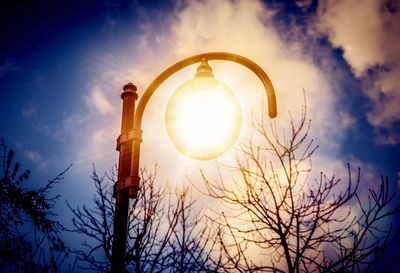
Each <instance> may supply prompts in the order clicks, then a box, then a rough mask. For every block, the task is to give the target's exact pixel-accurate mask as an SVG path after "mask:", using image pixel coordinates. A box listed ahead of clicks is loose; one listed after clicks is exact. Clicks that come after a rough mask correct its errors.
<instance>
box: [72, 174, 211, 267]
mask: <svg viewBox="0 0 400 273" xmlns="http://www.w3.org/2000/svg"><path fill="white" fill-rule="evenodd" d="M114 170H115V169H113V170H111V172H110V175H104V176H102V177H99V176H98V175H97V172H96V170H95V169H94V170H93V175H92V180H93V182H94V184H95V186H96V193H95V195H94V198H93V201H94V207H93V208H88V207H87V206H83V207H82V208H79V207H78V208H72V207H71V206H70V205H68V206H69V208H70V209H71V211H72V212H73V214H74V218H73V219H72V223H73V228H72V229H70V231H72V232H75V233H78V234H80V235H83V236H85V237H86V240H85V241H84V242H83V244H82V249H78V250H75V251H74V252H75V253H76V254H77V256H78V259H79V260H80V261H81V262H83V264H81V265H80V267H81V268H82V269H84V270H93V271H96V272H108V270H109V268H110V262H111V246H112V228H113V219H114V217H113V216H114V202H113V200H112V193H111V191H110V188H111V187H110V184H111V185H112V184H114V183H115V178H116V175H115V171H114ZM156 173H157V168H155V169H154V171H152V172H147V171H146V170H141V189H140V193H139V195H138V198H137V199H134V200H132V201H131V207H130V210H129V226H128V243H127V251H126V253H127V258H126V271H127V272H163V271H165V272H206V271H210V272H211V271H216V270H217V269H218V265H215V264H214V263H213V262H212V259H211V252H210V251H211V249H212V248H213V246H212V245H213V244H214V240H211V237H212V235H213V234H212V229H211V228H210V226H205V225H202V223H203V221H202V220H201V218H200V217H199V216H198V214H196V213H195V201H194V199H193V198H192V197H191V195H190V192H189V189H188V188H183V189H181V190H172V189H171V188H169V187H166V186H164V187H160V186H157V185H156V183H155V179H156Z"/></svg>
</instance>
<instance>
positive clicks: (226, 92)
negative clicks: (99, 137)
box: [111, 52, 277, 273]
mask: <svg viewBox="0 0 400 273" xmlns="http://www.w3.org/2000/svg"><path fill="white" fill-rule="evenodd" d="M209 60H225V61H232V62H236V63H239V64H241V65H244V66H246V67H247V68H249V69H250V70H252V71H253V72H254V73H255V74H256V75H257V76H258V78H259V79H260V80H261V82H262V83H263V85H264V87H265V90H266V92H267V98H268V111H269V116H270V117H271V118H274V117H276V114H277V111H276V98H275V91H274V88H273V86H272V83H271V81H270V79H269V78H268V76H267V74H266V73H265V72H264V70H262V69H261V67H259V66H258V65H257V64H256V63H254V62H253V61H251V60H249V59H247V58H245V57H242V56H240V55H237V54H232V53H226V52H209V53H203V54H198V55H195V56H192V57H189V58H186V59H183V60H181V61H179V62H177V63H176V64H174V65H172V66H170V67H169V68H167V69H166V70H165V71H164V72H162V73H161V74H160V75H159V76H158V77H157V78H155V79H154V80H153V82H152V83H151V84H150V85H149V87H148V88H147V89H146V90H145V92H144V93H143V95H142V98H141V99H140V101H139V103H138V106H137V109H136V111H135V101H136V100H137V99H138V95H137V93H136V86H135V85H133V84H132V83H128V84H126V85H125V86H124V88H123V90H124V91H123V92H122V94H121V98H122V100H123V105H122V123H121V135H120V136H119V137H118V139H117V150H118V151H119V164H118V181H117V182H116V183H115V185H114V197H115V199H116V201H115V202H116V203H115V216H114V237H113V245H112V258H111V272H112V273H122V272H124V271H125V269H124V268H125V255H126V238H127V227H128V208H129V199H130V198H136V197H137V194H138V190H139V180H140V178H139V158H140V144H141V142H142V129H141V127H142V118H143V112H144V110H145V108H146V105H147V103H148V101H149V99H150V97H151V96H152V95H153V93H154V92H155V91H156V89H157V88H158V87H159V86H160V84H161V83H163V82H164V81H165V80H166V79H167V78H168V77H170V76H171V75H172V74H174V73H175V72H177V71H179V70H181V69H182V68H185V67H187V66H189V65H192V64H195V63H199V62H201V64H200V66H199V68H198V69H197V73H196V76H195V78H194V79H191V80H188V81H187V82H185V83H184V84H182V85H181V86H180V87H179V88H178V90H177V91H176V92H175V93H174V94H173V95H172V97H171V100H170V101H169V103H168V106H167V113H166V122H167V131H168V134H169V136H170V138H171V139H172V141H173V142H174V144H175V146H176V147H177V148H178V150H180V151H181V152H182V153H184V154H186V155H188V156H190V157H192V158H195V159H202V160H206V159H212V158H216V157H218V156H219V155H221V154H222V153H224V152H225V151H226V150H228V149H229V147H231V145H232V144H233V143H234V141H235V140H236V138H237V137H238V135H239V131H240V126H241V122H242V115H241V111H240V107H239V103H238V102H237V100H236V98H235V96H234V93H233V92H232V91H231V90H230V89H229V87H227V86H226V85H225V84H223V83H222V82H220V81H218V80H217V79H215V78H214V77H213V75H212V69H211V67H210V66H209V65H208V63H207V61H209ZM203 95H207V97H208V98H207V99H203V98H202V97H203ZM187 100H189V101H190V100H191V101H194V103H193V104H190V102H187ZM185 101H186V102H185ZM196 101H197V102H198V103H196ZM216 102H221V103H227V107H224V110H222V108H221V107H218V103H216ZM186 103H189V104H190V105H193V106H191V107H186ZM199 105H200V107H199ZM212 109H214V110H218V111H212V113H215V115H218V117H215V116H213V114H209V112H208V111H211V110H212ZM196 110H199V113H197V114H196V115H193V114H192V112H196ZM206 113H207V114H206ZM182 115H183V116H182ZM206 117H210V118H212V119H211V121H203V119H204V118H206ZM191 119H194V120H191ZM192 121H194V122H195V123H196V124H195V125H196V126H199V127H200V129H199V127H192V128H191V129H192V133H190V134H187V133H185V131H184V130H181V128H183V127H185V126H187V124H188V123H192V124H193V122H192ZM210 125H211V128H210V127H207V126H210ZM221 127H224V128H225V129H224V130H221ZM199 130H201V131H199ZM193 131H194V132H193ZM205 131H207V132H209V134H206V135H205V136H206V138H207V139H202V138H201V137H199V135H200V134H199V133H200V132H205ZM182 133H183V134H182ZM201 136H204V134H201ZM191 138H195V139H196V140H195V141H194V142H191V141H190V140H191ZM213 141H216V143H213ZM208 144H211V145H208Z"/></svg>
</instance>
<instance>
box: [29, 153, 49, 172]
mask: <svg viewBox="0 0 400 273" xmlns="http://www.w3.org/2000/svg"><path fill="white" fill-rule="evenodd" d="M25 156H26V157H27V158H28V159H29V160H30V161H32V163H33V164H35V166H36V168H37V169H38V170H39V171H44V170H46V169H47V162H46V161H45V160H44V159H43V157H42V155H41V154H40V153H39V152H37V151H33V150H27V151H26V152H25Z"/></svg>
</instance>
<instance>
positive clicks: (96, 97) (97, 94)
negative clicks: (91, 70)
mask: <svg viewBox="0 0 400 273" xmlns="http://www.w3.org/2000/svg"><path fill="white" fill-rule="evenodd" d="M84 99H85V102H86V104H87V105H89V106H92V107H94V108H95V109H96V110H97V111H99V112H100V113H101V114H103V115H105V114H112V113H113V112H114V106H113V105H112V104H111V103H110V101H109V100H108V99H107V97H106V95H105V94H104V92H103V91H102V90H101V88H100V87H99V86H98V85H95V86H94V87H93V88H92V90H91V91H90V94H89V96H86V97H84Z"/></svg>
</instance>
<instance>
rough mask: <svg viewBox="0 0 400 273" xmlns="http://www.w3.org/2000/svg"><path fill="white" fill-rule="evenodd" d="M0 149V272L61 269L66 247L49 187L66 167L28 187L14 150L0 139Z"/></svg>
mask: <svg viewBox="0 0 400 273" xmlns="http://www.w3.org/2000/svg"><path fill="white" fill-rule="evenodd" d="M0 149H1V155H0V172H1V174H0V271H1V272H61V270H62V267H61V266H62V265H63V264H64V262H65V261H66V259H67V257H68V249H67V247H66V246H65V244H64V242H63V240H62V239H61V236H60V234H61V232H62V230H63V226H62V225H61V223H60V222H59V221H58V220H57V218H56V216H57V215H56V214H55V213H54V211H53V208H54V204H55V202H56V201H57V200H58V199H59V195H53V194H52V193H51V190H52V188H53V187H54V186H55V185H56V184H57V183H59V182H60V181H61V180H62V179H63V178H64V174H65V172H67V170H68V169H69V167H68V168H67V169H66V170H64V171H63V172H61V173H60V174H58V175H57V176H56V177H55V178H54V179H52V180H50V181H48V183H46V184H45V185H44V186H43V187H41V188H38V189H30V188H27V187H24V184H23V183H24V182H25V181H26V180H27V179H28V178H29V175H30V171H29V170H25V171H24V172H22V173H21V172H20V165H19V163H13V160H14V151H13V150H12V149H10V150H9V149H7V146H6V145H5V143H4V141H3V139H1V140H0ZM71 266H72V267H71ZM71 266H70V267H69V268H68V269H67V270H68V271H70V270H73V264H71Z"/></svg>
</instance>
